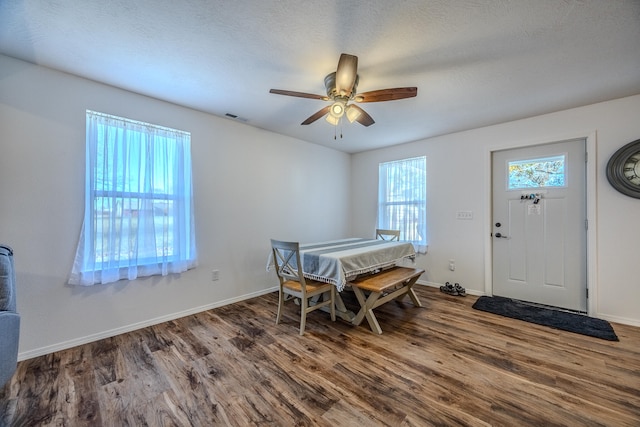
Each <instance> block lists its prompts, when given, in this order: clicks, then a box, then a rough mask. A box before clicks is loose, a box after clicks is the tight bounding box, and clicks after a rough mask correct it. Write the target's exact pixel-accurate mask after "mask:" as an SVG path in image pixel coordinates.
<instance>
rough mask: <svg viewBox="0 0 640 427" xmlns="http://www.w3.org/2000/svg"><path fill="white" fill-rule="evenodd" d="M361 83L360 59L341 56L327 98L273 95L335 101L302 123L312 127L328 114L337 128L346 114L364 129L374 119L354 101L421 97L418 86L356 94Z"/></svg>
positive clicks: (329, 77)
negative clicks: (312, 124) (418, 95)
mask: <svg viewBox="0 0 640 427" xmlns="http://www.w3.org/2000/svg"><path fill="white" fill-rule="evenodd" d="M359 81H360V76H359V75H358V57H357V56H354V55H349V54H347V53H343V54H342V55H340V60H339V61H338V68H337V69H336V71H335V72H333V73H329V74H328V75H327V76H326V77H325V78H324V85H325V88H326V90H327V96H322V95H314V94H311V93H304V92H294V91H290V90H282V89H271V90H270V91H269V92H270V93H274V94H277V95H285V96H295V97H298V98H309V99H318V100H322V101H331V102H332V104H331V105H328V106H326V107H324V108H323V109H321V110H319V111H317V112H315V113H314V114H312V115H311V116H310V117H308V118H307V119H306V120H305V121H303V122H302V125H308V124H311V123H313V122H315V121H316V120H318V119H319V118H320V117H322V116H325V115H326V121H327V122H329V123H331V124H332V125H334V126H337V125H338V124H339V123H340V119H341V118H342V117H343V116H344V115H346V116H347V119H348V120H349V122H350V123H353V122H356V121H357V122H358V123H360V124H361V125H363V126H371V125H372V124H374V123H375V121H374V120H373V118H372V117H371V116H370V115H369V114H368V113H367V112H366V111H364V110H363V109H362V108H360V107H359V106H357V105H355V104H353V103H351V104H350V103H349V102H350V101H353V102H357V103H360V102H382V101H394V100H398V99H405V98H412V97H414V96H416V95H417V94H418V88H416V87H400V88H394V89H380V90H374V91H371V92H364V93H356V92H357V89H358V83H359Z"/></svg>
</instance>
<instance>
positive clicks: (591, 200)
mask: <svg viewBox="0 0 640 427" xmlns="http://www.w3.org/2000/svg"><path fill="white" fill-rule="evenodd" d="M579 138H580V139H585V140H586V150H587V164H586V170H587V176H586V180H587V182H586V186H587V188H586V199H587V200H586V201H587V219H588V222H589V228H588V229H587V289H588V296H589V297H588V299H587V315H588V316H595V315H596V314H597V312H598V259H597V253H598V252H597V250H596V249H597V247H598V245H597V233H596V231H597V230H596V225H597V224H598V221H597V219H596V213H597V210H596V197H597V194H596V189H597V185H596V184H597V182H596V172H597V158H596V152H597V151H596V145H597V133H596V131H595V130H591V131H585V132H577V133H571V134H568V135H567V134H565V135H558V136H554V137H551V138H548V137H547V138H537V139H535V140H527V141H521V142H520V143H514V142H513V141H511V142H505V144H503V145H494V146H490V147H487V148H486V149H485V153H484V164H485V174H484V181H485V182H484V191H485V194H484V200H486V203H485V212H484V213H485V218H487V220H486V221H485V223H484V227H483V228H484V230H483V231H484V236H485V240H484V253H485V258H484V263H485V268H484V271H485V277H484V293H485V295H490V296H492V295H493V251H492V238H491V231H492V227H491V225H492V224H493V210H492V206H493V203H492V201H493V199H492V186H491V172H492V168H493V165H492V162H491V158H492V154H493V152H494V151H502V150H509V149H512V148H523V147H530V146H535V145H544V144H551V143H554V142H560V141H566V140H570V139H579Z"/></svg>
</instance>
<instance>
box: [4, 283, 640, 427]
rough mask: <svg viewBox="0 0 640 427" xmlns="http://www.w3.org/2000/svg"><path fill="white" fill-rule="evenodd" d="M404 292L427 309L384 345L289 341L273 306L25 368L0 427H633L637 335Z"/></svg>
mask: <svg viewBox="0 0 640 427" xmlns="http://www.w3.org/2000/svg"><path fill="white" fill-rule="evenodd" d="M414 289H415V291H416V293H417V295H418V298H420V300H421V302H422V305H423V307H415V306H414V305H413V304H412V303H411V302H410V301H409V300H407V301H402V302H389V303H387V304H384V305H382V306H380V307H378V308H377V309H376V317H377V319H378V321H379V323H380V325H381V327H382V330H383V334H381V335H378V334H375V333H372V332H371V330H370V329H369V327H368V325H366V324H363V325H360V326H358V327H354V326H353V325H351V324H350V323H348V322H346V321H343V320H337V321H336V322H331V321H330V319H329V314H328V313H324V312H321V311H315V312H312V313H310V314H309V315H308V318H307V327H306V331H305V335H304V336H302V337H301V336H299V335H298V328H299V321H300V319H299V311H298V310H299V307H298V306H296V305H294V304H288V305H287V306H286V308H285V312H284V313H283V317H282V320H281V323H280V324H279V325H276V324H275V313H276V308H277V295H276V294H275V293H272V294H268V295H263V296H260V297H257V298H252V299H250V300H247V301H242V302H238V303H234V304H230V305H227V306H224V307H220V308H217V309H215V310H209V311H206V312H203V313H198V314H195V315H193V316H188V317H185V318H182V319H177V320H173V321H170V322H166V323H163V324H160V325H155V326H152V327H149V328H145V329H141V330H138V331H133V332H130V333H127V334H123V335H119V336H116V337H113V338H107V339H105V340H101V341H97V342H94V343H90V344H87V345H84V346H78V347H75V348H72V349H69V350H65V351H61V352H56V353H53V354H49V355H46V356H42V357H37V358H34V359H30V360H25V361H22V362H20V363H19V364H18V369H17V372H16V374H15V375H14V377H13V379H12V380H11V381H10V383H9V384H7V385H6V386H5V387H4V388H2V389H0V411H2V413H1V414H0V425H3V426H4V425H7V426H89V425H90V426H136V427H137V426H248V425H261V426H262V425H269V426H338V425H347V426H367V427H368V426H404V427H412V426H421V427H422V426H513V425H518V426H529V425H531V426H541V425H544V426H575V425H580V426H616V427H618V426H622V427H624V426H634V427H638V426H639V425H640V422H639V421H638V420H640V397H639V396H640V328H636V327H632V326H627V325H619V324H613V327H614V330H615V332H616V334H617V335H618V337H619V338H620V341H619V342H610V341H604V340H599V339H596V338H592V337H585V336H582V335H577V334H573V333H570V332H565V331H559V330H555V329H550V328H546V327H543V326H540V325H533V324H529V323H525V322H521V321H518V320H515V319H508V318H504V317H500V316H496V315H493V314H490V313H485V312H480V311H476V310H473V309H472V308H471V306H472V304H473V302H474V301H475V300H476V297H473V296H467V297H454V296H449V295H445V294H443V293H441V292H439V291H438V290H437V289H434V288H426V287H422V286H416V287H415V288H414ZM343 299H344V301H345V304H346V305H347V307H348V308H350V309H355V310H356V311H357V308H358V306H357V301H356V300H355V298H354V297H353V296H352V295H349V294H343ZM2 423H4V424H2Z"/></svg>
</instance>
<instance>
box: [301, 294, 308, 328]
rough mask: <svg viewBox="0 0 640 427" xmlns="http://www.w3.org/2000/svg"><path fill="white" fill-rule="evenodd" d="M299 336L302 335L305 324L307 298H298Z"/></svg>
mask: <svg viewBox="0 0 640 427" xmlns="http://www.w3.org/2000/svg"><path fill="white" fill-rule="evenodd" d="M300 303H301V304H300V335H304V327H305V325H306V323H307V306H308V304H309V300H308V299H307V298H300Z"/></svg>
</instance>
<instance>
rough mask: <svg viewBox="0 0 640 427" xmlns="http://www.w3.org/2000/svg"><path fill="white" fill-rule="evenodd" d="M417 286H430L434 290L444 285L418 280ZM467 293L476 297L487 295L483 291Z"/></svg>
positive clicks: (470, 290) (467, 290) (471, 290)
mask: <svg viewBox="0 0 640 427" xmlns="http://www.w3.org/2000/svg"><path fill="white" fill-rule="evenodd" d="M416 284H417V285H423V286H429V287H432V288H438V289H440V286H442V285H443V284H442V283H435V282H427V281H423V280H418V281H417V282H416ZM465 290H466V292H467V295H476V296H482V295H485V293H484V292H482V291H476V290H474V289H465Z"/></svg>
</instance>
